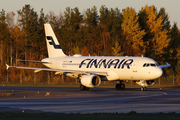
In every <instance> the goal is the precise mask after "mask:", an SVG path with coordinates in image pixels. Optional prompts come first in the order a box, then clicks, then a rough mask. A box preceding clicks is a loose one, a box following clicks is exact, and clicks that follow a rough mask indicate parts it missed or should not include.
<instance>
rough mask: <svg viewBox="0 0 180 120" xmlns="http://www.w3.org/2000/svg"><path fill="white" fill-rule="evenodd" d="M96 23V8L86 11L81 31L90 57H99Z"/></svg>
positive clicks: (98, 32)
mask: <svg viewBox="0 0 180 120" xmlns="http://www.w3.org/2000/svg"><path fill="white" fill-rule="evenodd" d="M98 21H99V16H98V12H97V8H96V7H95V6H94V7H92V8H91V9H87V11H86V13H85V17H84V26H83V28H82V30H83V33H84V40H85V41H84V42H85V45H86V46H87V48H88V49H89V53H90V54H91V55H100V52H101V51H100V50H101V48H100V46H98V45H99V42H100V38H99V34H100V30H99V28H98Z"/></svg>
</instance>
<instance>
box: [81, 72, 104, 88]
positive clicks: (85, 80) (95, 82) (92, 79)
mask: <svg viewBox="0 0 180 120" xmlns="http://www.w3.org/2000/svg"><path fill="white" fill-rule="evenodd" d="M81 84H82V85H84V86H86V87H90V88H94V87H97V86H99V85H100V84H101V78H100V77H99V76H97V75H83V76H82V78H81Z"/></svg>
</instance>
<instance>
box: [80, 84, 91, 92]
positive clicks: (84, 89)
mask: <svg viewBox="0 0 180 120" xmlns="http://www.w3.org/2000/svg"><path fill="white" fill-rule="evenodd" d="M80 90H81V91H88V90H89V88H88V87H86V86H84V85H80Z"/></svg>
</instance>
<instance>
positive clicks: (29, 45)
mask: <svg viewBox="0 0 180 120" xmlns="http://www.w3.org/2000/svg"><path fill="white" fill-rule="evenodd" d="M18 15H19V17H20V18H19V26H20V27H22V31H23V32H24V38H25V40H24V51H25V53H24V56H25V59H33V57H35V56H36V53H37V52H36V50H37V46H38V43H39V42H38V39H37V38H38V32H37V29H38V15H37V13H36V12H35V11H34V9H33V8H31V6H30V5H25V6H24V7H23V8H22V10H19V11H18Z"/></svg>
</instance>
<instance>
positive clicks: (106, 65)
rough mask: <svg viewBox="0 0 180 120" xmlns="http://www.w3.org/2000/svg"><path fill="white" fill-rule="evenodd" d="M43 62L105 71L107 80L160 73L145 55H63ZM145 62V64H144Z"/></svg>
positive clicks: (147, 77)
mask: <svg viewBox="0 0 180 120" xmlns="http://www.w3.org/2000/svg"><path fill="white" fill-rule="evenodd" d="M42 61H43V62H49V63H51V64H44V65H46V66H47V67H49V68H52V69H64V70H78V71H89V72H107V74H108V75H107V76H106V77H107V79H108V81H112V80H153V79H157V78H159V77H160V76H161V75H162V73H163V72H162V69H161V68H160V67H158V65H157V63H156V62H155V61H154V60H152V59H150V58H147V57H111V56H109V57H96V56H81V55H75V56H71V57H69V56H63V57H56V58H45V59H43V60H42ZM144 64H146V65H144Z"/></svg>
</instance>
